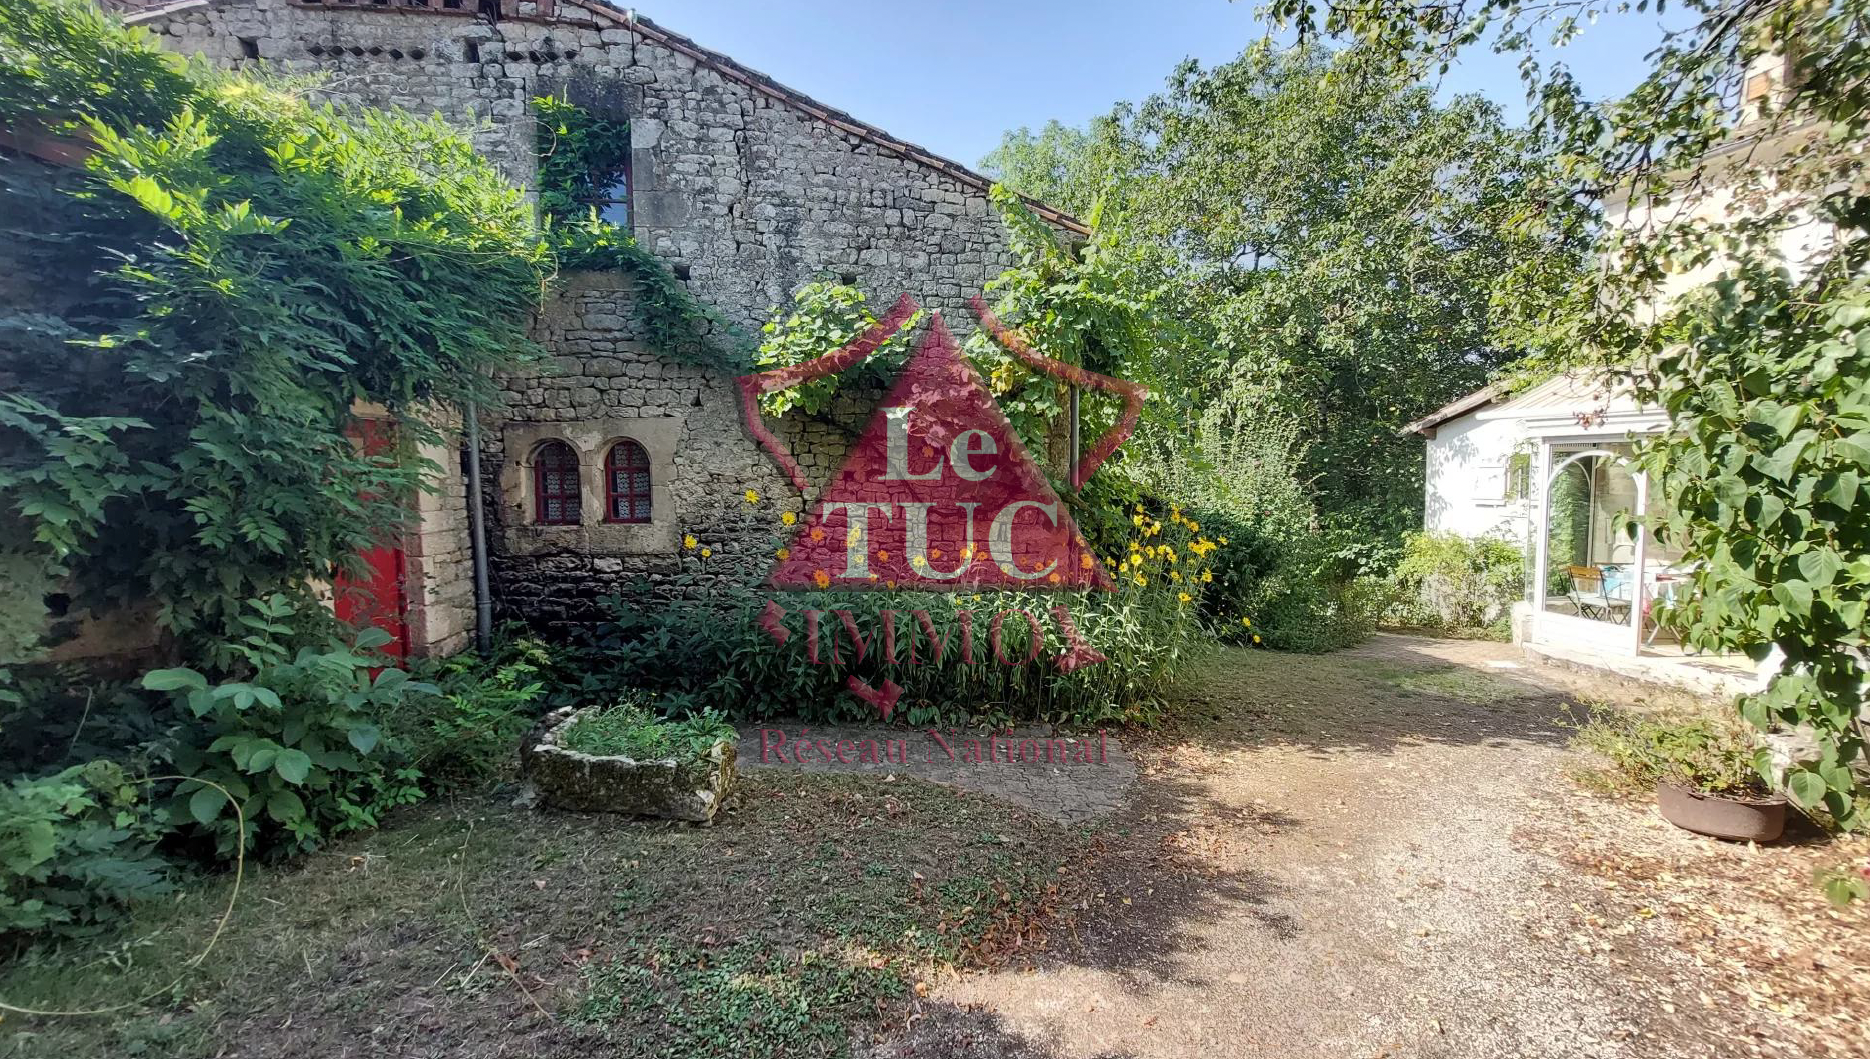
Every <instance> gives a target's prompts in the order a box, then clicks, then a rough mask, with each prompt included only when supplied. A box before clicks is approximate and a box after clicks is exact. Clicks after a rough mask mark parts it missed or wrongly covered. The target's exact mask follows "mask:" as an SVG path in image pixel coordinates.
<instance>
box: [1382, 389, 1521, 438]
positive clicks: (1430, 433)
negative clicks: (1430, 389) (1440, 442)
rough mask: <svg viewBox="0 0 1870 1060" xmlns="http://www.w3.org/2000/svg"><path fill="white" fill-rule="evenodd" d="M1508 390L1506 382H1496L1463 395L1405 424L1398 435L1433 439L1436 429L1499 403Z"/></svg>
mask: <svg viewBox="0 0 1870 1060" xmlns="http://www.w3.org/2000/svg"><path fill="white" fill-rule="evenodd" d="M1506 389H1507V384H1506V381H1505V380H1496V381H1494V382H1491V383H1488V384H1487V385H1486V386H1484V387H1481V388H1480V389H1479V390H1476V391H1474V392H1473V393H1471V394H1463V395H1462V396H1460V397H1458V398H1455V399H1454V400H1453V401H1450V402H1448V403H1447V404H1446V405H1443V406H1442V407H1441V408H1438V409H1436V410H1435V411H1434V412H1431V413H1429V414H1428V415H1426V416H1424V417H1422V418H1421V419H1419V420H1415V421H1414V422H1411V423H1406V424H1404V425H1403V426H1402V428H1401V429H1399V430H1398V431H1397V432H1396V433H1397V434H1419V435H1422V436H1423V437H1424V438H1433V437H1434V436H1435V428H1437V427H1439V426H1441V425H1442V424H1444V423H1447V422H1448V421H1449V420H1453V419H1459V418H1460V417H1462V416H1465V415H1467V414H1468V413H1470V412H1473V411H1474V410H1475V409H1479V408H1484V407H1486V406H1488V405H1491V404H1493V403H1494V402H1496V401H1499V400H1500V399H1501V398H1503V397H1505V396H1506Z"/></svg>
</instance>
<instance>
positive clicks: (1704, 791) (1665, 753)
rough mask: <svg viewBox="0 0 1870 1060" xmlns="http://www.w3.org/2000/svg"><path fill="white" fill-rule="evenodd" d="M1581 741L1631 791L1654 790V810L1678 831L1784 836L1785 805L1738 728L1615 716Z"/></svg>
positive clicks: (1764, 838)
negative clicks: (1605, 759) (1615, 771)
mask: <svg viewBox="0 0 1870 1060" xmlns="http://www.w3.org/2000/svg"><path fill="white" fill-rule="evenodd" d="M1579 735H1580V742H1581V743H1582V744H1584V745H1585V746H1587V747H1589V748H1591V749H1593V750H1596V751H1599V752H1602V753H1603V754H1604V755H1605V756H1607V757H1608V758H1609V759H1610V760H1611V761H1612V762H1613V763H1615V765H1616V766H1617V769H1618V771H1619V773H1620V774H1621V775H1622V776H1623V778H1625V780H1626V781H1627V782H1628V785H1629V786H1641V787H1644V788H1648V787H1651V786H1653V787H1654V789H1655V792H1656V808H1657V809H1658V810H1660V811H1661V812H1662V816H1663V818H1664V819H1665V820H1667V821H1668V822H1669V823H1670V824H1673V825H1675V826H1676V827H1678V828H1685V829H1687V830H1688V831H1691V832H1698V833H1700V834H1702V835H1709V836H1715V837H1717V838H1720V839H1735V840H1752V841H1755V842H1760V843H1769V842H1772V841H1773V840H1775V839H1778V838H1779V836H1780V834H1781V833H1782V832H1784V831H1785V826H1786V800H1785V798H1784V797H1783V796H1781V795H1779V794H1777V793H1776V792H1774V791H1773V790H1772V788H1771V787H1770V786H1769V785H1768V784H1767V783H1766V781H1765V779H1764V778H1763V777H1762V776H1761V775H1760V772H1759V769H1758V768H1757V767H1756V766H1755V765H1754V750H1755V747H1754V744H1755V741H1754V739H1753V737H1752V734H1751V733H1750V732H1748V731H1746V730H1742V729H1741V728H1739V727H1738V726H1736V725H1727V724H1722V723H1718V722H1715V721H1712V720H1709V719H1706V718H1671V717H1662V716H1646V715H1638V714H1633V713H1628V712H1613V713H1611V714H1609V715H1608V716H1600V717H1598V718H1596V719H1594V720H1593V721H1591V722H1590V724H1588V725H1586V726H1584V727H1583V728H1582V729H1581V730H1580V733H1579Z"/></svg>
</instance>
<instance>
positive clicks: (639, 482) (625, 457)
mask: <svg viewBox="0 0 1870 1060" xmlns="http://www.w3.org/2000/svg"><path fill="white" fill-rule="evenodd" d="M604 494H605V496H604V521H605V522H607V523H647V522H649V454H648V453H646V452H644V451H643V447H642V446H641V445H639V444H637V443H636V442H633V441H631V440H630V439H628V438H625V439H624V440H623V441H621V442H618V443H617V444H616V445H613V446H611V447H610V455H608V456H606V457H605V458H604Z"/></svg>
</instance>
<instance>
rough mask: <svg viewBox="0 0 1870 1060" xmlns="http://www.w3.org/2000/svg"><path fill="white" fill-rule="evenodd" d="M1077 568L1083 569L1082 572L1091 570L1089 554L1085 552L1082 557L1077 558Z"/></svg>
mask: <svg viewBox="0 0 1870 1060" xmlns="http://www.w3.org/2000/svg"><path fill="white" fill-rule="evenodd" d="M1078 566H1079V567H1081V568H1083V569H1084V570H1090V569H1091V554H1090V553H1089V552H1086V553H1084V554H1083V555H1081V556H1079V557H1078Z"/></svg>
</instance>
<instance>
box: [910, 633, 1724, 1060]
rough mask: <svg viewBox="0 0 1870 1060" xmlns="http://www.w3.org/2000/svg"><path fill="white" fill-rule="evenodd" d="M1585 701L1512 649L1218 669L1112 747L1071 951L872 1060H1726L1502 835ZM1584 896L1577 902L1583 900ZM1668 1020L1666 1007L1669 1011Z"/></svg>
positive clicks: (1057, 944)
mask: <svg viewBox="0 0 1870 1060" xmlns="http://www.w3.org/2000/svg"><path fill="white" fill-rule="evenodd" d="M1580 693H1590V694H1596V695H1614V696H1622V697H1625V698H1633V697H1636V696H1638V695H1639V694H1642V693H1638V692H1636V691H1633V690H1631V689H1629V688H1627V687H1623V686H1606V685H1601V684H1596V685H1594V684H1593V683H1592V679H1590V678H1583V677H1579V676H1577V675H1566V674H1561V673H1555V672H1547V671H1543V670H1534V669H1531V668H1529V667H1527V666H1526V665H1525V664H1524V663H1523V657H1522V656H1520V655H1519V654H1518V653H1517V651H1516V650H1514V649H1513V648H1511V647H1510V646H1507V645H1496V644H1487V643H1478V642H1452V641H1432V640H1425V639H1419V638H1407V637H1396V636H1382V637H1378V638H1376V639H1375V640H1373V641H1372V642H1371V643H1370V644H1368V645H1366V646H1364V647H1363V648H1360V649H1357V650H1355V651H1351V652H1342V653H1338V654H1336V655H1331V656H1323V657H1317V658H1305V657H1296V656H1290V655H1280V656H1274V655H1271V654H1269V653H1245V652H1236V653H1232V654H1230V655H1228V656H1226V657H1225V658H1223V659H1222V660H1221V661H1220V662H1218V663H1217V664H1216V665H1214V666H1212V667H1211V668H1210V669H1209V670H1208V671H1207V672H1206V673H1205V674H1204V676H1203V677H1202V679H1201V681H1200V682H1199V687H1197V688H1195V689H1194V690H1193V691H1192V694H1191V695H1192V706H1191V707H1190V708H1188V709H1191V710H1193V711H1195V712H1196V713H1200V712H1203V711H1205V712H1207V713H1208V715H1209V717H1208V718H1207V719H1205V720H1199V721H1197V722H1195V723H1192V724H1190V725H1189V727H1188V729H1187V730H1186V731H1184V732H1182V733H1180V734H1169V735H1167V736H1165V737H1164V738H1163V739H1161V740H1160V741H1159V742H1156V743H1153V744H1151V745H1147V746H1143V745H1139V746H1137V747H1133V748H1132V749H1131V751H1132V753H1133V754H1134V756H1135V758H1136V761H1137V764H1138V769H1139V771H1140V773H1141V777H1140V782H1139V784H1138V787H1137V791H1136V794H1135V797H1134V799H1133V801H1131V802H1130V803H1129V804H1128V805H1126V806H1125V807H1124V809H1123V811H1122V812H1121V813H1120V814H1119V815H1118V816H1117V818H1116V819H1115V822H1114V823H1113V824H1112V825H1111V826H1110V827H1107V828H1106V829H1105V830H1104V833H1103V839H1102V840H1101V841H1100V842H1101V844H1102V845H1101V846H1100V847H1099V848H1098V849H1097V850H1096V851H1094V852H1093V853H1092V854H1091V855H1090V857H1089V858H1088V859H1087V861H1088V869H1087V871H1088V873H1089V874H1090V879H1089V881H1088V887H1087V890H1086V892H1085V893H1086V895H1087V897H1086V899H1085V901H1084V903H1083V906H1082V908H1081V909H1079V910H1078V912H1077V915H1076V923H1077V925H1078V928H1077V932H1078V933H1077V934H1076V936H1075V937H1074V938H1072V939H1069V940H1059V939H1055V940H1054V942H1053V944H1052V945H1051V946H1050V947H1049V948H1048V950H1047V951H1046V952H1045V953H1044V954H1042V955H1039V956H1038V957H1037V959H1036V960H1035V961H1034V962H1032V963H1031V964H1029V965H1026V966H1018V967H1006V968H1003V969H1001V970H997V971H993V972H986V973H977V974H971V975H967V976H965V977H960V978H950V979H948V980H947V981H945V982H941V983H937V984H935V988H934V992H933V993H932V995H931V997H930V998H929V1002H928V1004H927V1005H926V1006H925V1008H924V1012H923V1015H922V1017H921V1018H919V1019H915V1020H912V1021H911V1023H910V1024H909V1026H908V1028H907V1029H906V1031H905V1032H904V1033H903V1034H901V1035H900V1036H899V1037H898V1038H897V1039H896V1040H895V1041H893V1042H891V1043H890V1044H889V1045H888V1046H887V1047H886V1048H885V1049H884V1050H883V1052H884V1053H885V1054H886V1055H943V1054H957V1055H996V1054H1012V1055H1074V1056H1129V1055H1145V1056H1203V1055H1208V1056H1255V1055H1270V1056H1279V1055H1314V1056H1385V1055H1431V1056H1433V1055H1453V1056H1460V1055H1578V1056H1623V1055H1657V1054H1662V1055H1667V1054H1671V1053H1688V1054H1695V1053H1714V1054H1721V1053H1725V1052H1729V1051H1732V1050H1735V1049H1737V1048H1740V1047H1741V1044H1742V1043H1739V1042H1737V1041H1736V1040H1735V1038H1734V1036H1733V1035H1734V1033H1735V1032H1734V1031H1733V1029H1732V1028H1731V1027H1728V1026H1724V1025H1723V1021H1722V1020H1719V1019H1710V1018H1707V1014H1706V1013H1705V1012H1699V1011H1698V1012H1697V1013H1694V1014H1690V1013H1688V1012H1686V1010H1684V1009H1682V1008H1681V1006H1680V1005H1679V1004H1678V1001H1680V999H1681V997H1682V996H1683V995H1684V994H1687V995H1688V996H1690V997H1692V996H1693V992H1694V991H1695V990H1697V989H1698V988H1699V987H1698V985H1697V984H1702V983H1705V981H1706V976H1705V972H1704V970H1703V969H1700V968H1699V967H1697V966H1696V965H1695V962H1694V960H1693V959H1692V958H1691V957H1690V956H1689V955H1687V954H1684V953H1683V952H1681V951H1679V950H1672V949H1670V948H1668V947H1667V946H1664V945H1660V944H1658V943H1657V942H1656V939H1657V938H1659V937H1660V936H1657V935H1654V934H1651V935H1645V934H1644V933H1643V932H1641V931H1632V932H1629V933H1625V934H1615V933H1603V934H1595V935H1585V934H1581V933H1580V931H1579V924H1580V918H1581V917H1586V918H1588V917H1590V916H1593V915H1595V914H1594V912H1593V910H1594V909H1596V908H1597V907H1596V906H1594V905H1592V904H1590V903H1593V902H1594V901H1595V900H1594V899H1593V898H1592V897H1591V894H1592V893H1593V889H1592V888H1590V887H1588V886H1586V885H1584V883H1583V881H1582V880H1581V879H1580V878H1579V877H1578V876H1577V875H1576V874H1575V872H1574V871H1573V870H1571V869H1569V868H1568V867H1567V866H1565V865H1564V864H1562V863H1561V862H1560V861H1558V860H1556V859H1554V858H1552V857H1550V856H1547V855H1544V854H1540V853H1537V852H1536V850H1537V846H1538V845H1537V844H1534V843H1528V842H1525V841H1523V839H1522V838H1520V834H1521V833H1522V831H1523V830H1524V829H1526V828H1528V827H1531V826H1533V825H1534V824H1535V823H1536V822H1538V821H1540V820H1542V819H1543V815H1544V814H1545V812H1546V811H1547V810H1548V809H1549V808H1550V805H1551V801H1550V800H1552V799H1553V798H1555V797H1557V795H1556V793H1558V792H1560V791H1563V790H1566V789H1568V787H1569V782H1568V781H1566V780H1565V778H1564V776H1563V771H1564V768H1565V763H1564V758H1565V754H1566V752H1565V750H1564V744H1565V739H1566V735H1567V734H1566V732H1565V731H1564V730H1563V729H1562V728H1561V727H1560V726H1559V725H1558V724H1557V723H1556V721H1557V719H1558V717H1559V716H1560V714H1561V712H1562V711H1563V710H1564V709H1565V708H1566V703H1567V700H1568V698H1570V697H1573V696H1576V695H1578V694H1580ZM1581 903H1582V904H1581ZM1678 1013H1679V1014H1678Z"/></svg>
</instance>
